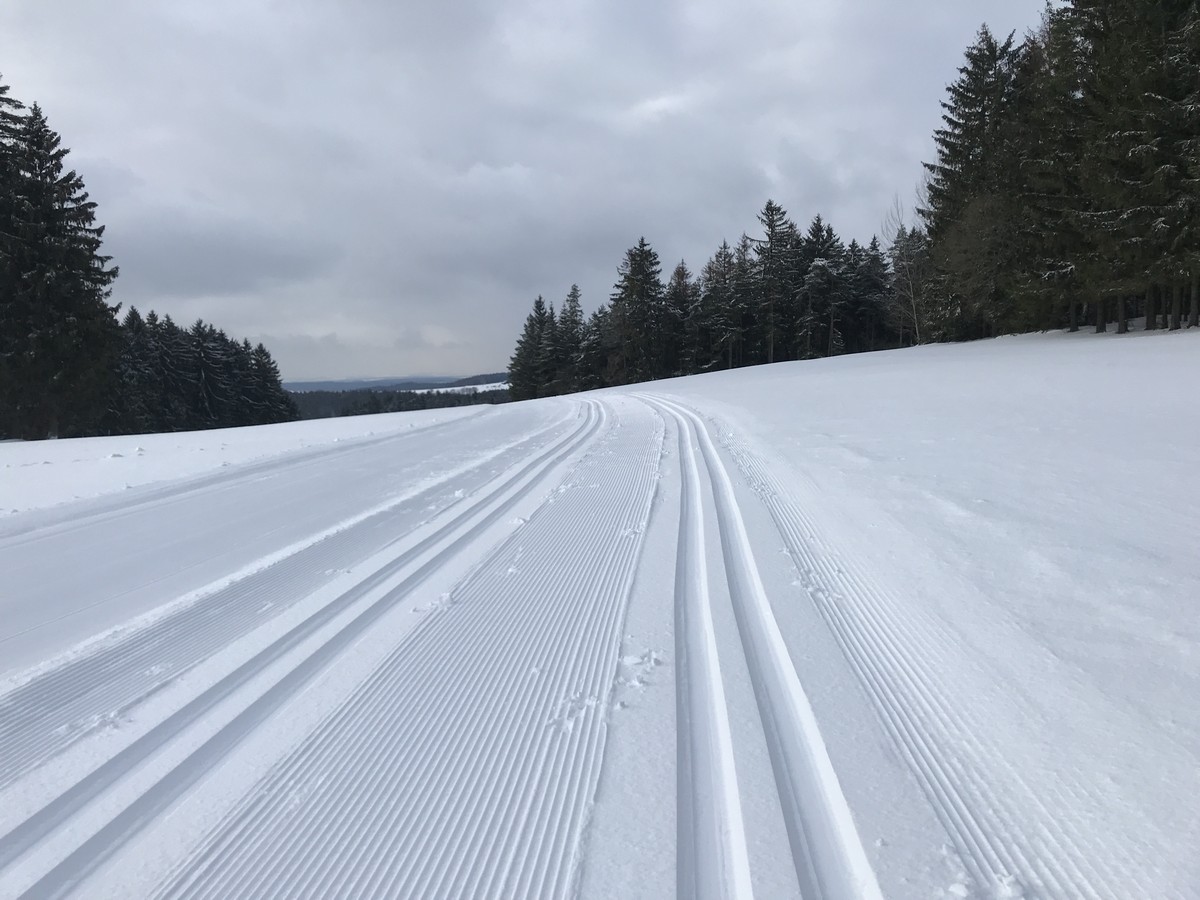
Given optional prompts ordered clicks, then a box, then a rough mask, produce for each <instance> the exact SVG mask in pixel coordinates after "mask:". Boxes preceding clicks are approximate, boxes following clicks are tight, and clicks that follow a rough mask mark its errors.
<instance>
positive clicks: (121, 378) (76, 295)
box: [0, 83, 297, 439]
mask: <svg viewBox="0 0 1200 900" xmlns="http://www.w3.org/2000/svg"><path fill="white" fill-rule="evenodd" d="M68 152H69V151H68V150H67V148H66V147H64V146H63V145H62V139H61V137H60V136H59V134H57V133H56V132H55V131H54V130H53V129H52V128H51V127H50V124H49V122H48V120H47V118H46V114H45V113H44V112H43V111H42V109H41V107H39V106H38V105H37V104H36V103H35V104H32V105H30V106H28V107H26V106H25V104H23V103H22V102H21V101H19V100H17V99H16V98H14V97H12V96H11V95H10V92H9V88H8V87H7V86H6V85H4V84H3V83H0V439H2V438H24V439H39V438H46V437H78V436H84V435H96V434H132V433H142V432H154V431H183V430H192V429H201V428H217V427H224V426H231V425H257V424H263V423H268V422H281V421H288V420H291V419H294V418H296V415H297V414H296V409H295V406H294V404H293V403H292V401H291V399H290V397H289V396H288V394H287V393H286V392H285V391H284V390H283V386H282V383H281V381H280V377H279V369H278V368H277V366H276V364H275V361H274V360H273V359H272V358H271V354H270V352H269V351H268V350H267V348H266V347H264V346H263V345H262V344H261V343H260V344H258V345H257V346H251V345H250V343H249V342H247V341H244V340H243V341H238V340H236V339H234V338H231V337H229V336H228V335H226V334H225V333H224V332H223V331H221V330H220V329H219V328H217V327H216V326H214V325H211V324H209V323H207V322H204V321H200V320H197V321H196V322H195V323H194V324H193V325H191V326H190V327H181V326H179V325H177V324H175V323H174V322H172V321H171V318H170V316H164V317H162V318H160V317H159V316H158V315H157V314H155V313H154V312H150V313H148V314H147V315H145V316H143V315H142V314H141V313H139V312H138V310H136V309H133V308H130V309H129V310H128V311H127V312H126V313H125V315H124V316H123V317H120V318H119V317H118V316H119V313H120V304H119V303H118V304H113V303H110V300H111V297H112V290H113V283H114V282H115V281H116V278H117V274H118V268H117V266H115V265H113V264H112V260H111V258H110V257H108V256H106V255H104V253H103V252H102V239H103V236H104V226H102V225H99V224H97V218H96V212H97V210H96V203H95V202H94V201H92V200H90V199H89V197H88V193H87V190H86V188H85V186H84V181H83V178H82V177H81V176H80V175H79V174H78V173H76V172H75V171H73V170H71V169H69V168H68V166H67V161H66V160H67V155H68Z"/></svg>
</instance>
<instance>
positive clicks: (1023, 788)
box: [664, 401, 1190, 900]
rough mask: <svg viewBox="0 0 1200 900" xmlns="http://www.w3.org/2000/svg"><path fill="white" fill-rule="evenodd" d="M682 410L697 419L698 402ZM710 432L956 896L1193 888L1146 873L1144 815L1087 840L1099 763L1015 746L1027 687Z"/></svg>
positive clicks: (730, 439)
mask: <svg viewBox="0 0 1200 900" xmlns="http://www.w3.org/2000/svg"><path fill="white" fill-rule="evenodd" d="M664 402H665V401H664ZM674 403H675V404H676V406H677V408H679V409H680V410H683V408H684V407H683V405H682V404H681V403H679V401H674ZM690 417H691V418H692V419H693V421H694V422H695V423H696V427H697V428H698V429H704V425H703V423H702V421H701V420H700V417H699V416H698V415H696V414H695V413H694V412H692V413H690ZM721 439H722V442H723V444H724V446H725V447H726V449H727V451H728V452H729V454H730V455H731V456H732V458H733V459H734V461H735V462H736V464H737V466H738V468H739V469H740V470H741V472H742V474H743V476H744V478H745V480H746V482H747V483H748V485H749V486H750V488H751V489H752V490H753V491H754V492H755V494H756V495H757V496H758V497H759V498H760V499H761V501H762V502H763V504H764V505H765V506H766V508H767V510H768V511H769V512H770V515H771V517H772V519H773V521H774V523H775V526H776V527H777V528H778V530H779V534H780V535H781V537H782V540H783V543H784V545H785V547H786V548H787V552H788V555H789V557H790V558H791V560H792V563H793V565H794V566H795V568H796V571H797V574H798V577H799V583H800V585H802V587H803V589H804V590H805V592H806V593H807V594H808V596H809V597H810V598H811V599H812V602H813V604H814V605H815V606H816V608H817V609H818V611H819V613H820V615H821V617H822V618H823V619H824V620H825V622H826V623H827V625H828V627H829V629H830V632H831V633H832V635H833V637H834V638H835V640H836V641H837V642H838V645H839V646H840V648H841V649H842V652H843V654H844V655H845V657H846V659H847V661H848V662H849V663H850V665H851V667H852V669H853V671H854V672H855V674H856V675H857V677H858V679H859V681H860V683H861V685H862V687H863V689H864V691H865V693H866V694H867V696H868V698H869V700H870V702H871V704H872V705H873V707H874V709H875V711H876V714H877V715H878V717H879V720H880V722H881V723H882V725H883V726H884V729H885V730H886V733H887V734H888V736H889V738H890V739H891V740H892V742H893V743H894V746H895V749H896V751H897V753H898V755H899V756H900V758H901V759H903V760H904V762H905V763H906V765H907V766H908V767H909V769H910V770H911V772H912V774H913V777H914V778H915V780H916V781H917V783H918V784H919V786H920V789H921V791H922V792H923V793H924V794H925V796H926V798H927V799H928V801H929V803H930V805H931V807H932V808H933V810H934V811H935V813H936V814H937V816H938V818H939V819H940V820H941V822H942V824H943V826H944V827H945V829H946V831H947V834H948V835H949V836H950V837H951V839H952V840H953V842H954V848H955V850H956V851H957V854H958V856H959V858H960V860H961V861H962V864H963V865H964V867H965V868H966V871H967V879H966V883H965V884H963V885H962V889H963V890H964V891H968V892H969V893H965V894H964V895H963V896H970V897H976V896H979V897H987V898H992V897H1005V898H1008V897H1012V898H1033V897H1047V898H1049V897H1053V898H1064V900H1126V898H1129V897H1135V896H1137V897H1143V896H1155V897H1164V898H1166V897H1172V898H1178V900H1184V898H1185V897H1187V896H1190V895H1187V894H1184V893H1179V892H1177V890H1173V889H1171V888H1170V887H1166V886H1163V887H1162V888H1155V889H1152V888H1150V887H1149V886H1150V885H1153V884H1155V883H1156V880H1157V877H1158V874H1157V873H1158V871H1159V870H1158V868H1157V866H1156V864H1155V860H1154V856H1153V853H1152V852H1150V851H1152V848H1153V847H1155V846H1159V845H1166V843H1167V842H1165V841H1157V840H1155V839H1154V838H1153V835H1154V832H1155V826H1154V825H1153V823H1151V822H1144V823H1141V825H1140V826H1139V831H1140V833H1141V835H1142V836H1143V838H1144V843H1143V844H1141V845H1140V846H1131V845H1130V844H1129V843H1127V842H1122V841H1113V840H1104V839H1100V840H1097V838H1098V835H1097V832H1096V830H1095V825H1094V821H1096V820H1098V819H1100V820H1102V818H1103V816H1104V815H1105V813H1104V809H1105V800H1104V799H1103V797H1102V790H1103V788H1102V787H1101V785H1102V784H1103V782H1104V777H1103V776H1102V775H1101V774H1099V773H1097V774H1096V775H1095V776H1094V777H1092V778H1089V777H1088V776H1087V774H1086V772H1087V769H1088V766H1089V762H1088V760H1087V759H1086V758H1080V757H1079V755H1078V748H1077V747H1075V746H1074V745H1073V744H1070V743H1068V742H1066V741H1064V742H1063V745H1062V747H1059V748H1048V749H1060V750H1065V751H1067V755H1066V756H1064V758H1063V759H1062V760H1057V761H1056V762H1057V763H1058V764H1057V765H1055V766H1053V767H1052V766H1048V765H1046V763H1047V762H1048V760H1046V758H1045V754H1044V753H1042V754H1041V757H1042V758H1041V760H1040V761H1041V762H1042V765H1041V766H1033V765H1026V766H1020V765H1019V764H1018V763H1016V762H1015V761H1014V760H1013V755H1014V747H1013V743H1012V739H1011V738H1012V734H1014V733H1019V726H1020V722H1021V721H1022V716H1023V715H1029V714H1032V710H1023V707H1022V704H1023V703H1025V702H1028V698H1024V697H1020V696H1017V697H1014V696H1011V695H1009V694H1007V693H1006V692H1005V683H1006V679H1005V677H1004V674H1003V673H1002V672H1000V671H994V670H992V671H989V670H988V668H987V660H983V659H980V658H978V657H974V656H968V655H967V654H966V652H965V650H964V649H963V644H962V642H961V641H960V640H959V638H958V636H957V635H956V634H955V633H954V631H953V630H952V629H951V628H949V627H948V626H947V623H946V622H944V621H942V620H940V619H938V618H937V617H935V616H931V615H929V614H928V612H927V611H926V610H925V609H924V608H923V607H921V606H920V605H919V604H913V603H906V602H904V601H903V599H902V598H899V597H897V596H895V595H894V594H893V593H892V592H889V591H887V590H885V589H883V588H881V587H880V586H879V585H877V584H876V583H875V582H874V581H873V580H872V579H871V578H870V577H869V576H868V575H866V574H865V573H864V572H862V571H861V567H860V566H858V565H856V564H855V561H854V559H853V558H852V557H851V558H848V557H847V555H846V554H844V553H839V552H838V550H837V549H836V548H831V547H829V546H828V545H826V544H825V543H823V542H822V539H821V538H820V536H819V535H820V527H819V523H818V522H815V521H814V520H813V519H812V518H811V517H810V516H809V515H807V514H806V512H805V510H804V509H803V507H802V506H801V505H799V504H798V503H797V502H795V501H794V500H793V499H791V497H790V496H789V491H788V490H787V489H786V488H785V487H784V485H783V484H782V483H781V482H780V481H779V480H778V479H777V478H776V477H775V476H774V474H773V473H772V469H771V468H770V467H769V466H768V465H767V464H766V463H764V462H763V461H762V460H761V459H760V458H758V457H757V456H756V455H755V453H754V452H753V450H752V449H751V448H750V447H749V446H747V445H746V443H745V442H744V441H743V439H742V438H741V437H740V436H739V435H738V434H736V433H735V432H732V431H729V430H728V429H725V430H723V431H722V432H721ZM706 446H711V444H708V443H706ZM711 452H712V453H713V455H714V456H715V452H716V451H715V449H714V450H712V451H711ZM980 698H987V702H986V703H984V702H981V700H980ZM1131 728H1132V725H1131ZM1068 761H1069V764H1067V763H1068ZM1039 775H1040V776H1041V777H1040V778H1038V777H1037V776H1039ZM1031 776H1033V777H1031Z"/></svg>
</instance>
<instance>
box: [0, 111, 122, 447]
mask: <svg viewBox="0 0 1200 900" xmlns="http://www.w3.org/2000/svg"><path fill="white" fill-rule="evenodd" d="M10 111H11V109H10ZM67 153H68V151H67V149H66V148H65V147H63V146H61V140H60V138H59V136H58V134H57V133H55V132H54V131H53V130H52V129H51V128H50V126H49V124H48V123H47V121H46V117H45V116H44V115H43V113H42V110H41V108H40V107H38V106H37V105H36V104H35V105H34V106H33V107H32V108H31V109H30V111H29V114H28V115H27V116H25V117H24V119H23V120H22V121H21V122H20V125H19V126H18V127H17V128H16V129H15V133H14V137H13V139H12V143H11V145H10V150H9V154H8V161H7V162H6V164H5V165H6V168H7V171H8V175H7V177H8V178H9V179H11V182H12V184H11V188H10V192H11V193H10V194H9V201H8V202H9V203H10V204H11V205H12V208H11V209H10V210H9V211H7V213H6V218H7V222H6V225H7V227H6V228H4V230H3V232H2V233H0V408H2V409H4V410H5V413H6V417H7V419H8V421H7V423H6V424H5V426H4V427H5V429H6V430H7V431H9V432H10V433H11V434H14V435H17V436H20V437H25V438H44V437H54V436H58V435H64V436H67V435H77V434H85V433H88V431H89V430H90V428H91V427H93V426H94V425H95V424H96V423H97V422H98V421H99V420H100V419H101V418H103V416H104V413H105V407H106V406H107V401H108V397H109V396H110V392H111V390H112V378H113V377H114V374H115V372H116V360H117V356H118V354H119V351H120V344H119V340H120V338H119V334H118V331H117V322H116V319H115V315H114V314H115V313H116V311H117V307H115V306H109V305H108V303H107V300H108V297H109V294H110V285H111V284H112V281H113V279H114V278H116V276H117V269H116V268H115V267H109V265H108V263H109V258H108V257H106V256H103V255H102V254H101V253H100V246H101V238H102V236H103V233H104V229H103V227H102V226H97V225H96V224H95V210H96V204H95V203H93V202H92V201H90V200H89V199H88V194H87V192H86V191H85V190H84V184H83V180H82V179H81V178H80V177H79V176H78V175H77V174H76V173H75V172H73V171H68V170H65V167H64V160H65V158H66V156H67Z"/></svg>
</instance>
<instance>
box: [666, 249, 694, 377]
mask: <svg viewBox="0 0 1200 900" xmlns="http://www.w3.org/2000/svg"><path fill="white" fill-rule="evenodd" d="M699 294H700V289H699V285H698V284H697V283H696V280H695V278H693V277H692V273H691V270H690V269H688V267H687V263H686V262H684V261H683V260H680V261H679V264H678V265H676V266H675V269H674V271H672V272H671V278H670V280H669V281H668V282H667V287H666V291H665V293H664V294H663V319H664V321H663V322H662V323H661V324H660V325H659V327H658V333H659V335H660V337H659V341H660V343H659V353H660V364H659V373H658V374H659V377H670V376H675V375H688V374H691V372H692V371H693V370H691V369H690V368H689V366H688V365H685V359H684V357H685V344H686V342H687V321H688V318H689V317H690V315H691V314H692V310H693V308H694V307H695V306H696V305H697V300H698V297H699Z"/></svg>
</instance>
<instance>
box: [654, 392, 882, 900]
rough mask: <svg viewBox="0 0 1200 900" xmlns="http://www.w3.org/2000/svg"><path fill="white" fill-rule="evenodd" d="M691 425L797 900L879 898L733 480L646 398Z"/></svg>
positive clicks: (700, 428) (712, 450) (707, 449)
mask: <svg viewBox="0 0 1200 900" xmlns="http://www.w3.org/2000/svg"><path fill="white" fill-rule="evenodd" d="M648 399H652V400H653V401H654V402H657V403H660V404H661V405H663V406H664V407H666V408H668V409H670V410H672V411H673V412H674V413H676V414H678V415H680V416H682V417H685V418H686V419H687V420H688V421H689V422H690V424H691V426H692V429H693V432H694V434H695V435H696V438H697V441H698V442H699V445H700V456H701V458H702V459H703V460H704V464H705V468H706V469H707V472H708V480H709V483H710V484H711V486H712V491H713V498H714V500H715V504H716V517H717V527H718V531H719V534H720V538H721V550H722V556H723V557H724V561H725V571H726V576H727V578H728V580H729V593H730V599H731V601H732V603H733V611H734V617H735V619H736V621H737V626H738V633H739V637H740V638H741V641H742V649H743V651H744V653H745V658H746V663H747V666H748V667H749V672H750V680H751V684H752V686H753V689H754V694H755V698H756V700H757V703H758V709H759V717H760V719H761V721H762V725H763V730H764V733H765V735H766V737H767V745H768V749H769V751H770V753H769V755H770V759H771V766H772V769H773V770H774V774H775V781H776V786H777V788H778V790H779V795H780V801H781V805H782V808H783V814H784V820H785V822H786V824H787V829H788V835H789V839H790V842H791V846H792V856H793V862H794V863H795V865H796V875H797V877H798V879H799V881H800V886H801V892H802V895H803V896H804V900H882V898H883V893H882V891H881V890H880V888H879V884H878V882H877V881H876V879H875V874H874V871H873V870H872V869H871V866H870V863H869V861H868V859H867V855H866V850H865V849H864V847H863V845H862V841H861V838H860V836H859V834H858V830H857V828H856V827H855V825H854V819H853V816H852V814H851V812H850V809H849V806H848V805H847V803H846V799H845V796H844V795H843V794H842V791H841V786H840V785H839V783H838V780H837V775H836V772H835V770H834V768H833V764H832V761H831V760H830V758H829V755H828V751H827V750H826V747H825V744H824V741H823V739H822V738H821V735H820V730H819V727H818V725H817V722H816V718H815V715H814V713H813V711H812V708H811V706H810V705H809V702H808V698H807V697H806V696H805V694H804V689H803V686H802V685H801V684H800V680H799V677H798V675H797V673H796V669H795V666H794V665H793V664H792V661H791V657H790V655H789V653H788V650H787V645H786V643H785V642H784V640H783V636H782V634H781V633H780V631H779V625H778V623H777V622H776V620H775V616H774V613H773V612H772V610H771V605H770V600H769V599H768V598H767V596H766V592H765V590H764V589H763V586H762V582H761V578H760V576H759V573H758V566H757V563H756V562H755V559H754V552H753V549H752V548H751V545H750V540H749V537H748V536H747V534H746V527H745V523H744V522H743V520H742V515H741V512H740V510H739V508H738V504H737V498H736V496H735V494H734V491H733V484H732V482H731V480H730V477H729V474H728V472H727V471H726V469H725V467H724V464H723V463H722V462H721V459H720V456H719V455H718V453H717V450H716V447H715V445H714V444H713V442H712V439H711V438H710V437H709V434H708V431H707V429H706V428H705V426H704V423H703V421H702V420H701V419H700V418H699V416H697V415H696V414H695V413H693V412H692V411H691V410H690V409H688V408H687V407H685V406H682V405H680V404H678V403H675V402H673V401H670V400H667V399H665V398H663V397H659V396H652V397H649V398H648Z"/></svg>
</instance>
